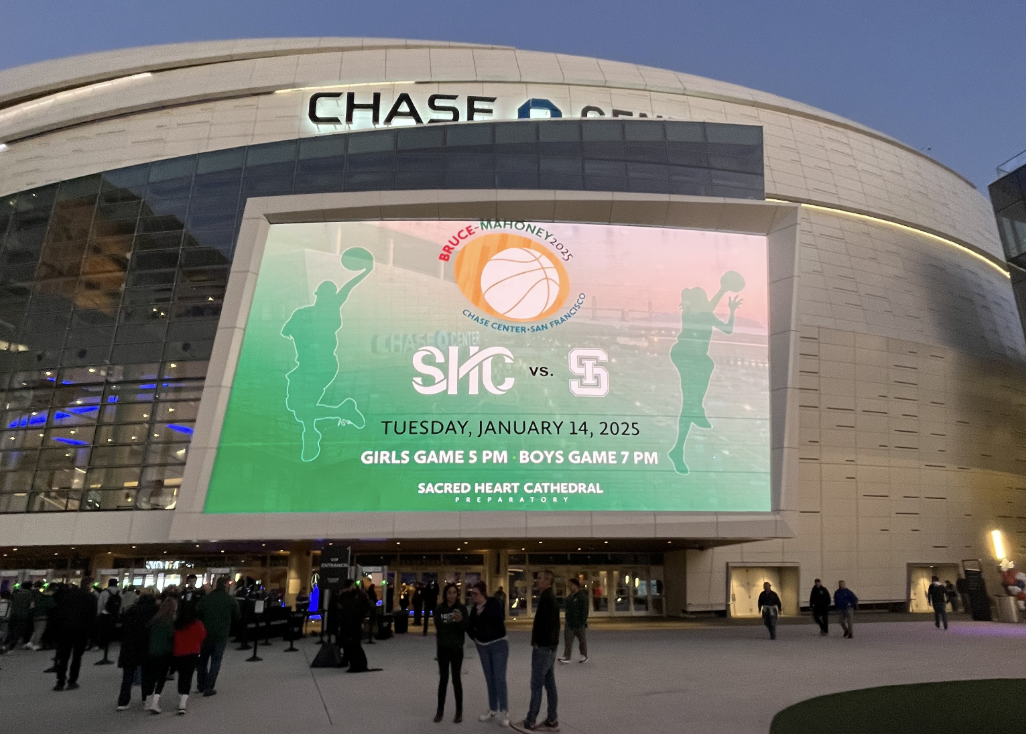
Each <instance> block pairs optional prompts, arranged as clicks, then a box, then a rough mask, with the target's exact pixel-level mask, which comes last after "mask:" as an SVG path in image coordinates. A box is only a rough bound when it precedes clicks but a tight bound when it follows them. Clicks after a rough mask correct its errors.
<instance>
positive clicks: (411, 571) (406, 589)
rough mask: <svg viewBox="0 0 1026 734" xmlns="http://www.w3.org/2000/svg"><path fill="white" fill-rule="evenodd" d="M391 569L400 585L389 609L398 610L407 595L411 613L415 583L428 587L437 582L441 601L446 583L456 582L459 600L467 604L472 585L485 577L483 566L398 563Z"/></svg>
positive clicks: (410, 612)
mask: <svg viewBox="0 0 1026 734" xmlns="http://www.w3.org/2000/svg"><path fill="white" fill-rule="evenodd" d="M389 571H390V572H391V571H394V572H395V573H394V581H393V583H395V584H397V585H398V593H396V594H395V595H394V598H393V602H392V606H391V609H390V610H389V611H396V610H398V609H399V605H400V603H401V601H402V598H403V597H404V596H405V597H406V598H407V601H408V603H409V604H410V607H409V614H410V615H412V614H413V607H412V600H413V590H414V585H415V584H417V583H420V584H421V585H422V586H423V587H427V585H428V584H429V583H431V582H434V583H436V584H437V585H438V601H439V603H441V601H442V590H443V589H444V588H445V586H446V584H456V588H457V589H458V590H459V600H460V601H461V602H463V603H464V604H466V603H467V598H468V597H469V595H470V592H469V589H470V587H471V586H473V585H474V584H476V583H477V582H478V581H480V580H481V579H482V578H484V567H483V566H441V567H438V566H434V567H430V568H425V567H423V566H421V567H417V566H412V565H407V564H396V565H395V566H390V567H389ZM389 575H390V576H392V575H393V574H392V573H390V574H389Z"/></svg>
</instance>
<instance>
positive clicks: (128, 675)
mask: <svg viewBox="0 0 1026 734" xmlns="http://www.w3.org/2000/svg"><path fill="white" fill-rule="evenodd" d="M156 613H157V597H156V596H154V594H153V589H144V590H143V593H142V594H141V595H140V597H139V601H137V602H136V603H135V604H133V605H132V606H131V607H129V609H128V611H127V612H125V613H124V614H123V615H122V617H121V625H122V638H121V650H120V652H119V653H118V667H119V668H121V692H120V693H119V694H118V706H117V710H118V711H124V710H125V709H127V708H128V707H129V705H130V704H131V702H132V682H133V681H134V680H135V674H136V671H138V670H139V669H140V668H141V667H142V665H143V663H145V662H146V653H147V651H148V650H149V647H150V628H149V621H150V620H151V619H153V616H154V615H155V614H156Z"/></svg>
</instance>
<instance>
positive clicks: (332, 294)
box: [281, 247, 374, 461]
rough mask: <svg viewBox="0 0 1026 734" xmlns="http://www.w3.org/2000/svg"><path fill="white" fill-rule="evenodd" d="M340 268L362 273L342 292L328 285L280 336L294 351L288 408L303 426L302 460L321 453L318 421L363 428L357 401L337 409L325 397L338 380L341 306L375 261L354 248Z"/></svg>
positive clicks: (288, 377) (297, 312) (298, 311)
mask: <svg viewBox="0 0 1026 734" xmlns="http://www.w3.org/2000/svg"><path fill="white" fill-rule="evenodd" d="M341 261H342V267H344V268H345V269H346V270H353V271H358V273H359V274H358V275H356V276H355V277H353V278H351V279H350V280H349V281H347V282H346V283H345V285H343V286H342V287H341V288H339V287H337V286H336V285H335V283H333V282H332V281H330V280H326V281H324V282H323V283H321V284H320V285H319V286H317V290H316V291H314V302H313V304H311V305H309V306H304V307H302V308H298V309H296V310H295V311H294V312H293V314H292V316H291V317H289V320H288V321H287V322H286V323H285V326H283V327H282V330H281V335H282V336H284V337H287V338H289V339H291V340H292V343H293V345H294V346H295V348H296V366H295V368H293V369H292V371H291V372H289V373H288V374H287V375H285V379H286V380H287V381H288V392H287V395H286V397H285V406H286V407H287V408H288V409H289V412H291V413H292V415H293V416H295V419H296V420H297V421H298V422H299V423H300V424H301V425H302V426H303V453H302V459H303V461H313V460H314V459H316V458H317V457H318V456H319V455H320V453H321V432H320V431H319V430H318V428H317V423H318V421H332V422H334V424H335V425H337V426H346V425H349V426H353V427H354V428H363V427H364V423H365V421H364V417H363V414H362V413H360V411H359V410H358V409H357V407H356V401H355V400H354V399H353V398H346V399H345V400H343V401H342V402H341V403H339V404H338V405H325V404H323V403H322V402H321V401H322V400H323V398H324V393H325V392H326V391H327V389H328V388H329V387H330V386H331V384H332V383H333V382H334V381H335V379H336V378H337V377H338V370H339V366H338V357H337V356H335V351H336V350H337V349H338V331H339V329H341V328H342V306H343V305H344V304H345V302H346V299H348V298H349V294H350V293H352V292H353V288H355V287H356V286H357V285H359V284H360V282H361V281H362V280H363V279H364V278H366V277H367V276H368V275H369V274H370V272H371V270H373V269H374V256H373V255H371V254H370V252H368V251H367V250H365V249H363V248H362V247H351V248H349V249H348V250H346V251H345V252H343V253H342V258H341Z"/></svg>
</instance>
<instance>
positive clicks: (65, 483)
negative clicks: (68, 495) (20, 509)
mask: <svg viewBox="0 0 1026 734" xmlns="http://www.w3.org/2000/svg"><path fill="white" fill-rule="evenodd" d="M85 477H86V471H85V469H83V468H81V467H74V468H71V469H56V470H53V471H37V472H36V474H35V478H34V479H33V481H32V486H33V488H34V489H36V490H41V491H45V490H49V489H82V487H83V486H85Z"/></svg>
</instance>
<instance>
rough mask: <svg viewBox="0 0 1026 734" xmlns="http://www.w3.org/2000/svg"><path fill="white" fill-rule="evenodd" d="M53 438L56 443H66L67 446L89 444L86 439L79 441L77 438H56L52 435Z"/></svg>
mask: <svg viewBox="0 0 1026 734" xmlns="http://www.w3.org/2000/svg"><path fill="white" fill-rule="evenodd" d="M53 440H54V441H56V442H57V443H64V444H67V445H68V446H88V445H89V442H88V441H79V440H78V439H77V438H58V437H57V436H53Z"/></svg>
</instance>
